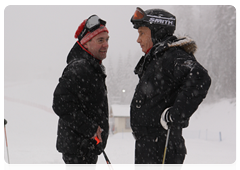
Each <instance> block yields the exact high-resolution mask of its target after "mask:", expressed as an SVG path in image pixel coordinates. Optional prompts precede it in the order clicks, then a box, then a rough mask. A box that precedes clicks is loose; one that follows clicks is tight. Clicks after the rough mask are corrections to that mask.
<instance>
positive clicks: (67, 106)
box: [52, 62, 98, 138]
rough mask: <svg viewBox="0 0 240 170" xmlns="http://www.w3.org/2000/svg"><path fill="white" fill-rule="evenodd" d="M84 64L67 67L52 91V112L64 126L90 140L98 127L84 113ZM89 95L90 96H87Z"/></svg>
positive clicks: (86, 76) (86, 80) (77, 63)
mask: <svg viewBox="0 0 240 170" xmlns="http://www.w3.org/2000/svg"><path fill="white" fill-rule="evenodd" d="M86 64H87V63H86V62H75V63H74V64H71V65H68V66H67V68H66V69H65V70H64V72H63V75H62V77H61V78H60V79H59V83H58V85H57V87H56V89H55V91H54V98H53V106H52V107H53V110H54V112H55V113H56V114H57V115H58V116H59V117H60V118H61V119H62V120H63V122H64V124H65V125H66V126H68V127H70V128H71V129H73V130H75V131H76V132H78V133H80V134H82V135H83V136H85V137H86V138H91V137H92V136H94V134H95V133H96V131H97V127H98V125H97V124H96V122H95V121H93V120H92V119H90V118H89V117H88V116H87V114H88V113H86V105H85V103H86V100H87V96H86V95H87V94H86V93H87V92H88V91H87V89H88V87H89V86H90V84H89V83H91V82H90V81H88V79H89V77H90V76H89V72H88V71H86V69H85V67H86ZM89 95H91V94H89Z"/></svg>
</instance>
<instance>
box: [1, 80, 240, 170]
mask: <svg viewBox="0 0 240 170" xmlns="http://www.w3.org/2000/svg"><path fill="white" fill-rule="evenodd" d="M56 84H57V81H48V80H35V81H28V82H5V87H4V90H5V94H4V97H5V100H4V118H6V119H7V121H8V124H7V126H6V127H7V139H8V146H9V155H10V163H11V164H63V161H62V159H61V154H60V153H58V152H57V151H56V148H55V143H56V132H57V121H58V117H57V116H56V115H55V114H54V113H53V111H52V110H51V104H52V94H53V91H54V88H55V86H56ZM220 132H221V138H222V141H220V136H219V134H220ZM183 134H184V136H185V140H186V145H187V150H188V154H187V156H186V159H185V163H186V164H231V163H234V161H235V160H236V101H235V99H222V100H221V101H219V102H218V103H213V104H208V103H204V104H203V105H201V107H200V108H199V109H198V111H197V112H196V113H195V114H194V115H193V116H192V118H191V120H190V126H189V127H188V128H187V129H185V130H184V132H183ZM4 151H5V152H4V157H5V160H6V161H7V157H6V147H5V145H4ZM105 151H106V153H107V155H108V157H109V159H110V161H111V162H112V163H113V164H133V163H134V139H133V137H132V135H131V133H118V134H115V135H110V136H109V140H108V144H107V147H106V150H105ZM98 164H106V163H105V160H104V158H103V156H102V155H100V156H99V160H98ZM103 166H105V165H103ZM120 167H121V166H120ZM105 168H106V166H105ZM135 168H136V167H135ZM114 169H117V168H116V167H115V168H114ZM140 169H141V168H140Z"/></svg>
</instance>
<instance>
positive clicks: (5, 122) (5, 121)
mask: <svg viewBox="0 0 240 170" xmlns="http://www.w3.org/2000/svg"><path fill="white" fill-rule="evenodd" d="M6 124H7V120H6V119H4V132H5V141H6V148H7V157H8V163H9V164H10V160H9V152H8V142H7V132H6V126H5V125H6Z"/></svg>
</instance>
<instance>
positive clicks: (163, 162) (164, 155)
mask: <svg viewBox="0 0 240 170" xmlns="http://www.w3.org/2000/svg"><path fill="white" fill-rule="evenodd" d="M169 135H170V128H168V131H167V138H166V143H165V148H164V153H163V161H162V164H165V158H166V154H167V145H168V140H169Z"/></svg>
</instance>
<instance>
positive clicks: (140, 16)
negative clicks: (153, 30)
mask: <svg viewBox="0 0 240 170" xmlns="http://www.w3.org/2000/svg"><path fill="white" fill-rule="evenodd" d="M147 18H148V17H147V15H146V14H145V12H144V11H143V10H142V9H141V8H139V7H137V9H136V11H135V12H134V14H133V16H132V18H131V22H137V21H143V20H144V19H147ZM146 21H148V20H146Z"/></svg>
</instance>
